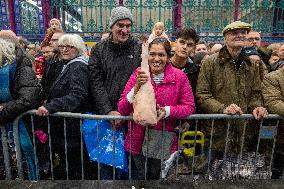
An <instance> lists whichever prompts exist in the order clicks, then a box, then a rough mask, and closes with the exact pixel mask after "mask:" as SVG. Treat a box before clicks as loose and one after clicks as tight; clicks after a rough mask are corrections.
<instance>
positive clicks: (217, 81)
mask: <svg viewBox="0 0 284 189" xmlns="http://www.w3.org/2000/svg"><path fill="white" fill-rule="evenodd" d="M196 97H197V102H198V103H199V105H200V107H201V111H202V112H205V113H210V114H216V113H221V114H222V113H223V110H224V109H225V108H226V107H227V106H229V105H230V104H237V105H238V106H239V107H240V108H241V109H242V111H243V112H244V113H252V111H253V109H254V108H256V107H258V106H263V99H262V94H261V79H260V71H259V66H258V65H257V64H256V63H252V62H250V61H249V60H247V59H245V60H243V61H242V63H241V65H240V67H239V69H237V68H236V66H235V63H234V60H233V59H232V57H231V55H230V54H229V52H228V50H227V48H226V47H223V48H222V49H221V50H220V52H219V53H215V54H213V55H211V56H209V57H208V58H206V59H205V60H204V61H203V62H202V65H201V70H200V74H199V77H198V82H197V89H196ZM244 124H245V122H244V121H230V125H231V127H230V130H229V137H228V145H229V148H228V149H229V152H230V153H238V152H239V151H240V149H241V146H242V145H241V137H242V134H243V132H245V140H244V148H243V149H244V150H250V149H251V148H252V146H251V144H254V143H253V139H254V138H255V137H254V136H256V133H257V129H256V128H257V127H250V126H247V127H244ZM227 128H228V122H227V121H221V120H220V121H215V124H214V129H213V131H212V132H213V138H212V139H213V143H212V148H213V149H215V150H217V151H224V149H225V144H226V135H227V134H226V133H227ZM244 128H246V131H244V130H243V129H244ZM201 131H202V132H203V133H204V134H205V136H206V146H208V145H209V138H210V136H211V123H205V124H204V125H202V127H201Z"/></svg>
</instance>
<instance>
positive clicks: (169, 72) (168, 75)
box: [162, 62, 177, 83]
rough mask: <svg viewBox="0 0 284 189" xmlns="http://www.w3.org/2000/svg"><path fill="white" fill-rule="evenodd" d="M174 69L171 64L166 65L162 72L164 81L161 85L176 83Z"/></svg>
mask: <svg viewBox="0 0 284 189" xmlns="http://www.w3.org/2000/svg"><path fill="white" fill-rule="evenodd" d="M174 69H177V68H174V67H173V66H172V64H171V63H169V62H168V63H167V64H166V68H165V71H164V80H163V82H162V83H173V82H175V81H176V76H175V74H174Z"/></svg>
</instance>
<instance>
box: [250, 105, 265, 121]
mask: <svg viewBox="0 0 284 189" xmlns="http://www.w3.org/2000/svg"><path fill="white" fill-rule="evenodd" d="M252 114H253V116H254V118H255V119H256V120H262V119H263V118H266V117H267V115H268V112H267V110H266V108H264V107H256V108H255V109H254V110H253V112H252Z"/></svg>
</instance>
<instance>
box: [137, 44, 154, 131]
mask: <svg viewBox="0 0 284 189" xmlns="http://www.w3.org/2000/svg"><path fill="white" fill-rule="evenodd" d="M141 57H142V62H141V70H143V71H145V72H146V74H147V75H148V81H147V82H146V83H145V84H144V85H142V86H141V87H140V89H139V91H138V92H137V94H136V95H135V98H134V101H133V108H134V113H133V120H134V121H135V122H136V123H138V124H140V125H143V126H149V125H156V124H157V122H158V118H157V109H156V99H155V93H154V89H153V86H152V84H151V77H150V72H149V65H148V45H142V54H141Z"/></svg>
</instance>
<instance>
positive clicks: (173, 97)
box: [118, 63, 195, 154]
mask: <svg viewBox="0 0 284 189" xmlns="http://www.w3.org/2000/svg"><path fill="white" fill-rule="evenodd" d="M138 70H140V68H137V69H136V70H135V71H134V73H133V74H132V75H131V77H130V79H129V80H128V82H127V84H126V86H125V89H124V91H123V94H122V95H121V98H120V100H119V103H118V111H119V112H120V113H121V114H122V115H125V116H126V115H132V114H133V107H132V104H130V103H129V102H128V100H127V97H126V96H127V94H128V93H129V92H130V91H131V89H132V88H133V87H134V85H135V83H136V76H137V73H138ZM151 82H152V85H153V87H154V91H155V97H156V101H157V104H159V105H160V106H161V107H164V106H170V115H169V120H167V121H166V128H165V130H166V131H169V132H173V131H174V128H175V127H176V122H175V119H179V118H185V117H187V116H189V115H191V114H192V113H194V111H195V104H194V97H193V94H192V90H191V86H190V84H189V81H188V78H187V76H186V75H185V74H184V73H183V72H182V71H181V70H179V69H176V68H174V67H172V65H171V64H170V63H167V64H166V68H165V72H164V80H163V81H162V82H161V83H160V84H159V85H156V84H155V83H154V81H153V80H152V81H151ZM132 125H133V126H132V132H131V134H132V136H131V139H132V142H131V144H132V147H131V148H130V122H129V123H128V133H127V135H126V139H125V150H126V151H127V152H129V153H130V152H131V153H132V154H141V153H142V144H143V140H144V132H145V127H143V126H141V125H139V124H137V123H133V124H132ZM153 129H157V130H162V121H160V122H159V123H158V124H157V125H155V126H154V127H153ZM130 149H131V151H130ZM175 150H177V138H175V139H174V143H173V145H172V147H171V151H172V152H173V151H175Z"/></svg>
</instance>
